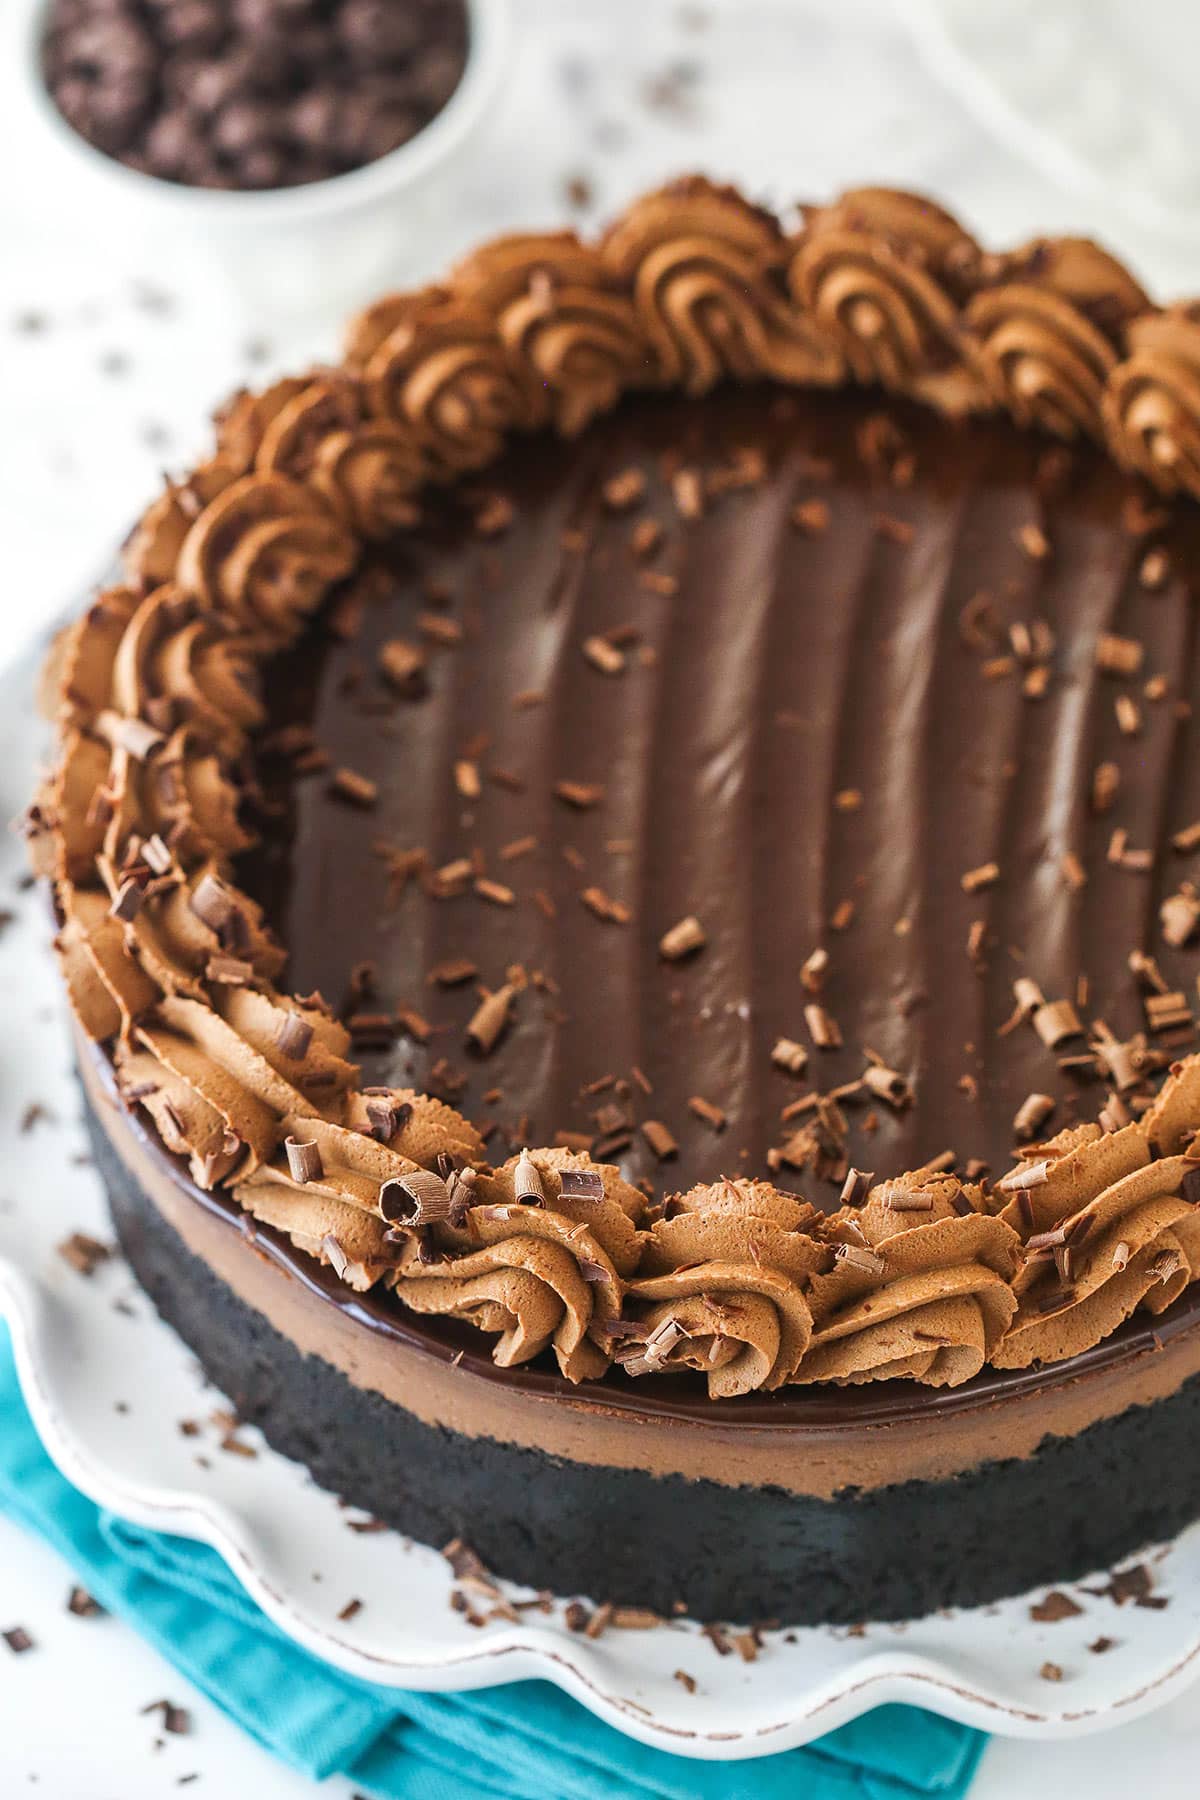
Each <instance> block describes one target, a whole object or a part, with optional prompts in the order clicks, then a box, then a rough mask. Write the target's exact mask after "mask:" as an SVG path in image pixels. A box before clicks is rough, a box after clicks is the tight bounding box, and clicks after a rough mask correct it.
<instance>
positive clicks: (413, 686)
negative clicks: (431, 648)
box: [378, 638, 426, 699]
mask: <svg viewBox="0 0 1200 1800" xmlns="http://www.w3.org/2000/svg"><path fill="white" fill-rule="evenodd" d="M378 666H379V673H380V674H381V675H382V677H383V679H384V680H385V681H386V682H387V684H388V686H389V687H391V688H394V689H395V691H396V692H397V693H398V694H401V695H403V696H404V698H405V699H415V698H416V697H417V696H418V695H420V694H421V693H423V692H424V690H425V685H426V684H425V669H426V656H425V652H424V650H422V648H421V646H420V645H419V644H414V643H412V642H411V640H410V639H408V638H389V639H388V641H387V643H386V644H382V645H381V646H380V650H379V656H378Z"/></svg>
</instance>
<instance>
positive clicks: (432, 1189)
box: [378, 1169, 451, 1227]
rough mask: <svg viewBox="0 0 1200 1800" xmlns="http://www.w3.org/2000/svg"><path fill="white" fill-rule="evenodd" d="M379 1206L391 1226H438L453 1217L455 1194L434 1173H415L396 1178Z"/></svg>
mask: <svg viewBox="0 0 1200 1800" xmlns="http://www.w3.org/2000/svg"><path fill="white" fill-rule="evenodd" d="M378 1206H379V1212H380V1216H381V1217H382V1218H383V1219H385V1220H386V1221H387V1223H388V1224H389V1225H403V1226H412V1227H416V1226H419V1225H436V1224H437V1223H438V1222H439V1221H440V1220H442V1219H448V1218H449V1217H450V1212H451V1193H450V1189H449V1187H448V1185H447V1184H446V1182H445V1181H443V1180H442V1177H441V1176H440V1175H435V1174H434V1172H433V1170H432V1169H414V1170H413V1171H412V1173H411V1174H407V1175H396V1176H393V1177H392V1179H391V1180H390V1181H385V1182H384V1183H383V1185H382V1187H381V1188H380V1190H379V1199H378Z"/></svg>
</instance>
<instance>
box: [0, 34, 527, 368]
mask: <svg viewBox="0 0 1200 1800" xmlns="http://www.w3.org/2000/svg"><path fill="white" fill-rule="evenodd" d="M512 38H513V33H512V22H511V9H510V0H0V90H2V91H0V109H3V113H4V116H6V118H7V120H8V122H9V124H10V127H11V131H12V136H13V141H14V142H19V143H21V144H22V146H23V155H24V157H25V159H26V161H27V162H28V165H29V168H30V170H31V171H32V173H33V176H34V178H35V179H36V180H37V182H38V184H39V193H40V194H41V195H43V196H44V206H45V212H46V217H47V221H48V226H49V228H51V229H53V230H54V231H55V232H56V233H57V234H58V235H59V236H60V237H61V238H62V239H63V240H64V241H69V242H72V243H74V242H79V243H80V244H82V243H84V242H88V243H90V244H94V245H95V246H96V248H97V249H98V250H99V252H100V253H101V254H103V255H104V256H105V258H106V259H108V260H109V261H110V262H112V263H115V264H119V265H121V272H122V273H123V274H124V275H125V276H126V277H127V278H128V280H130V281H131V282H134V281H141V280H143V279H145V278H146V276H147V274H148V272H150V271H152V270H154V269H157V268H161V267H163V266H164V265H165V264H169V265H170V266H171V268H172V270H173V271H174V280H175V282H176V284H177V286H179V287H180V288H184V289H189V290H194V291H195V292H196V293H198V294H199V293H201V292H203V293H204V294H206V295H208V296H210V297H211V299H212V300H213V301H215V303H217V304H219V305H222V306H224V305H232V306H233V307H234V308H235V309H236V310H238V311H240V312H241V313H242V314H243V315H244V316H245V317H246V318H247V319H248V320H249V321H251V322H252V328H253V329H256V328H257V323H256V322H257V321H261V320H263V319H266V318H270V319H272V320H273V321H274V322H275V328H276V329H275V336H276V337H278V335H279V329H280V327H279V321H280V320H281V319H287V320H291V321H292V322H298V321H299V320H300V319H303V321H304V329H305V330H306V331H308V332H310V333H311V332H312V331H314V330H321V329H326V330H329V331H332V330H334V329H335V328H336V322H337V321H338V320H339V319H340V318H341V317H342V316H343V315H344V314H345V312H346V311H347V310H348V309H349V308H351V307H353V306H356V305H361V304H362V302H363V301H364V300H365V299H366V298H367V297H368V296H369V295H370V294H372V293H374V292H377V291H379V289H380V288H381V287H384V286H389V285H390V286H401V285H404V284H406V283H409V282H411V281H413V280H415V279H416V277H417V275H418V272H419V269H420V267H421V266H422V264H423V263H424V261H425V260H426V259H427V258H428V256H429V254H430V248H429V247H430V245H431V243H436V242H437V240H438V236H439V234H440V233H441V232H443V231H444V229H445V222H446V220H447V218H449V217H451V216H453V214H454V211H455V206H456V203H461V202H462V200H463V196H464V192H465V191H467V190H468V189H469V187H470V183H471V181H472V179H473V177H474V174H475V172H476V171H477V170H478V169H480V168H481V167H486V166H487V165H488V162H489V158H488V156H487V152H486V146H485V144H484V139H485V138H486V134H487V131H488V130H489V127H490V124H491V120H492V115H493V106H494V102H495V100H496V98H497V96H498V94H499V92H500V91H501V90H502V87H503V84H504V81H505V79H506V77H507V74H508V71H509V68H510V66H511V64H510V55H511V46H512ZM6 79H7V81H8V86H7V88H6V87H5V86H4V83H5V80H6Z"/></svg>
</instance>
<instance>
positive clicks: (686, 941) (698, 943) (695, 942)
mask: <svg viewBox="0 0 1200 1800" xmlns="http://www.w3.org/2000/svg"><path fill="white" fill-rule="evenodd" d="M706 942H707V939H706V938H705V935H704V927H703V925H701V923H700V921H699V919H697V918H695V917H693V916H692V915H691V914H689V915H688V917H687V918H686V919H680V921H679V923H678V925H672V927H671V929H670V930H669V931H665V932H664V933H663V935H662V937H661V938H660V939H659V941H658V952H659V955H660V956H664V957H665V958H666V959H667V961H668V962H680V961H681V960H682V959H683V958H684V957H687V956H692V955H694V954H695V952H696V951H697V950H702V949H703V948H704V945H705V943H706Z"/></svg>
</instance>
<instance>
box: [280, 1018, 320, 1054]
mask: <svg viewBox="0 0 1200 1800" xmlns="http://www.w3.org/2000/svg"><path fill="white" fill-rule="evenodd" d="M312 1040H313V1027H312V1025H311V1023H310V1022H309V1020H308V1019H306V1018H304V1017H303V1015H302V1014H300V1013H297V1012H290V1011H286V1012H284V1014H283V1016H282V1018H281V1019H280V1021H279V1026H278V1029H277V1030H276V1033H275V1046H276V1048H277V1050H278V1051H279V1053H280V1055H281V1056H286V1057H288V1058H289V1059H290V1060H291V1061H292V1062H303V1060H304V1058H305V1057H306V1056H307V1055H308V1051H309V1046H310V1045H311V1043H312Z"/></svg>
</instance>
